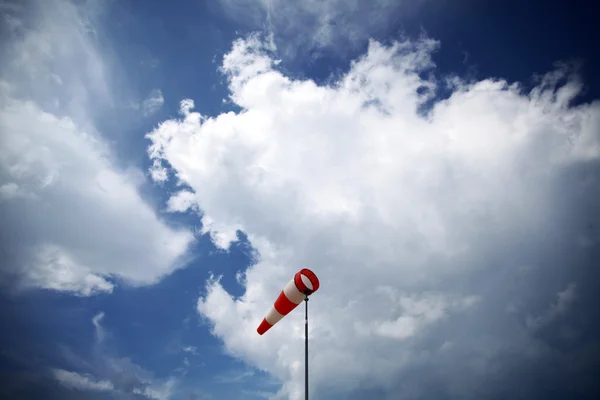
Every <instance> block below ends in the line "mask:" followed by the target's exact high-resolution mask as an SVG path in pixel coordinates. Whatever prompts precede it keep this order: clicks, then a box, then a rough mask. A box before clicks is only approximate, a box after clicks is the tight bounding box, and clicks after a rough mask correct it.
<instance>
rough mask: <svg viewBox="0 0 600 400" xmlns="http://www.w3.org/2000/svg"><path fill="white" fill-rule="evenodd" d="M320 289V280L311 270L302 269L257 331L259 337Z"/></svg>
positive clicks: (285, 288) (281, 294)
mask: <svg viewBox="0 0 600 400" xmlns="http://www.w3.org/2000/svg"><path fill="white" fill-rule="evenodd" d="M318 289H319V279H317V276H316V275H315V274H314V272H312V271H311V270H309V269H306V268H304V269H302V270H300V271H298V272H297V273H296V275H294V278H293V279H292V280H291V281H289V282H288V283H287V285H285V287H284V288H283V290H282V291H281V293H280V294H279V297H277V300H275V304H274V305H273V308H271V309H270V310H269V312H268V313H267V316H266V317H265V318H264V319H263V321H262V322H261V324H260V325H259V326H258V329H257V330H256V331H257V332H258V334H259V335H262V334H264V333H265V332H266V331H268V330H269V329H271V327H272V326H273V325H275V324H276V323H277V322H279V320H281V319H282V318H283V317H285V316H286V315H287V314H288V313H289V312H290V311H292V310H293V309H294V308H296V307H297V306H298V304H300V303H302V301H303V300H304V299H305V298H306V297H307V296H309V295H311V294H313V293H314V292H316V291H317V290H318Z"/></svg>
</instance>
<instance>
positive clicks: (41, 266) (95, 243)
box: [0, 1, 194, 296]
mask: <svg viewBox="0 0 600 400" xmlns="http://www.w3.org/2000/svg"><path fill="white" fill-rule="evenodd" d="M32 6H35V7H36V8H35V10H34V11H35V12H34V11H32V10H30V9H27V10H24V11H22V12H23V13H24V14H25V15H26V16H30V18H31V19H32V21H29V23H28V24H24V25H23V26H27V27H31V29H29V28H28V29H25V28H22V29H21V28H19V29H20V30H19V32H18V34H16V33H15V34H14V35H12V36H10V37H9V38H7V44H8V45H7V49H6V52H7V54H8V55H10V57H7V58H6V59H5V60H4V61H3V63H2V65H1V67H2V68H1V73H2V76H1V77H0V104H1V106H0V131H1V132H2V135H1V137H0V149H1V150H0V188H1V189H0V202H1V204H2V208H3V215H2V220H1V222H0V223H1V224H2V226H3V229H9V230H10V232H11V234H10V235H3V236H2V242H3V243H2V246H3V248H7V249H10V251H7V252H5V253H3V255H2V257H3V259H2V265H3V271H2V272H4V273H7V274H10V275H12V276H18V277H19V278H20V279H22V281H23V283H24V284H25V285H27V286H34V287H40V288H46V289H51V290H58V291H66V292H72V293H76V294H79V295H84V296H88V295H91V294H94V293H99V292H110V291H111V290H112V289H113V285H114V282H113V280H114V279H119V280H123V281H125V282H127V283H130V284H134V285H143V284H152V283H155V282H157V281H158V280H159V279H160V278H161V277H162V276H164V275H165V274H169V273H170V272H172V271H173V270H174V269H176V268H178V267H181V266H182V265H184V263H185V261H186V260H185V259H184V257H185V256H186V250H187V248H188V245H189V244H190V243H191V242H192V241H193V240H194V236H193V234H192V233H191V232H190V231H188V230H184V229H175V228H172V227H169V226H168V225H167V224H166V223H165V222H164V221H161V220H160V219H158V217H157V216H156V214H155V211H154V210H153V209H152V208H151V207H150V205H148V204H147V203H146V201H145V200H144V199H143V198H142V197H141V195H140V193H139V189H140V186H141V185H142V184H144V175H143V172H142V171H139V170H137V169H135V168H127V167H124V166H121V165H122V164H121V165H119V161H117V160H116V159H115V158H114V157H113V152H112V149H111V148H110V146H109V144H108V143H107V141H105V140H104V139H103V138H102V137H101V135H100V133H99V132H97V130H96V129H95V123H94V120H95V119H94V117H95V116H97V115H96V114H94V115H92V114H91V113H98V114H100V113H101V112H100V111H99V110H102V109H105V108H106V107H109V108H110V106H111V105H112V104H113V99H112V97H111V93H112V89H111V88H112V84H111V83H110V82H109V79H108V74H107V70H108V68H107V67H106V66H105V64H104V58H103V56H102V55H101V54H100V50H99V49H98V48H97V47H96V44H97V41H95V40H94V35H95V31H94V29H93V24H92V23H91V22H90V18H89V15H88V14H87V13H86V9H84V8H77V7H75V6H74V5H73V4H70V3H68V2H52V1H50V2H34V3H32ZM82 7H83V6H82ZM28 12H29V13H28ZM28 18H29V17H28ZM38 19H39V20H38ZM111 278H112V279H111Z"/></svg>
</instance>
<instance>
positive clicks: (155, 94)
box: [142, 89, 165, 117]
mask: <svg viewBox="0 0 600 400" xmlns="http://www.w3.org/2000/svg"><path fill="white" fill-rule="evenodd" d="M164 102H165V99H164V98H163V95H162V91H161V90H160V89H153V90H152V92H150V94H149V95H148V98H146V100H144V103H143V104H142V111H143V113H144V116H145V117H148V116H150V115H152V114H155V113H156V112H157V111H158V110H160V109H161V107H162V106H163V104H164Z"/></svg>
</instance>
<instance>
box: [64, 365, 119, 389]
mask: <svg viewBox="0 0 600 400" xmlns="http://www.w3.org/2000/svg"><path fill="white" fill-rule="evenodd" d="M53 373H54V377H55V379H56V380H57V381H59V382H60V384H61V385H63V386H65V387H68V388H72V389H78V390H99V391H112V390H113V389H114V387H113V385H112V383H110V382H109V381H99V380H95V379H94V378H92V377H91V376H87V375H81V374H79V373H77V372H71V371H65V370H63V369H55V370H53Z"/></svg>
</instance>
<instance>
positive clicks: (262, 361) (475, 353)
mask: <svg viewBox="0 0 600 400" xmlns="http://www.w3.org/2000/svg"><path fill="white" fill-rule="evenodd" d="M261 46H262V45H261V43H260V41H259V40H258V39H257V38H256V37H250V38H248V39H247V40H240V41H237V42H235V44H234V46H233V49H232V51H231V52H230V53H229V54H227V56H226V57H225V58H224V60H223V71H224V73H226V74H227V76H228V78H229V82H230V89H231V99H232V101H233V102H235V103H236V104H237V105H239V106H240V107H241V108H242V109H243V111H241V112H239V113H234V112H229V113H226V114H221V115H218V116H216V117H214V118H206V117H204V116H201V115H200V114H199V113H196V112H192V111H191V104H192V102H191V101H185V102H182V104H187V105H186V107H182V115H183V118H182V119H172V120H168V121H165V122H164V123H162V124H161V125H159V126H158V127H157V128H156V129H155V130H154V131H153V132H152V133H151V134H149V138H150V139H151V140H152V146H151V147H150V148H149V154H150V156H151V158H152V159H154V160H155V161H158V162H160V163H161V165H164V166H167V165H168V166H170V167H171V168H172V170H173V174H174V175H176V176H177V178H178V179H180V180H181V181H183V182H184V183H185V184H186V185H188V186H189V187H190V188H191V189H192V190H193V191H194V192H195V194H196V197H195V199H196V201H197V203H198V204H197V205H198V207H199V209H200V210H202V213H203V214H202V218H203V222H204V224H205V229H208V230H209V231H210V233H211V235H213V240H214V241H215V242H216V244H217V245H218V246H220V247H223V248H227V247H228V245H229V244H230V243H231V241H233V240H236V236H235V235H234V233H235V232H236V230H237V229H241V230H243V231H244V232H245V233H247V235H248V238H249V240H250V241H251V243H252V245H253V246H254V247H255V248H256V249H257V251H258V254H260V257H259V260H258V262H257V264H256V265H253V266H252V267H250V268H248V270H247V271H246V273H245V277H244V279H242V280H241V282H242V283H243V284H244V285H245V288H246V291H245V293H244V295H243V296H241V297H240V298H237V299H236V298H233V297H232V296H231V295H230V294H229V293H228V292H227V291H226V290H225V289H224V288H223V286H222V285H221V284H220V282H219V279H218V278H217V279H212V280H211V281H210V282H208V284H207V292H206V294H205V295H203V296H202V297H201V298H200V299H199V301H198V311H199V312H200V313H201V314H202V315H204V316H205V317H206V318H207V320H208V321H210V322H211V324H212V326H213V328H212V329H213V333H214V335H216V336H218V337H219V338H221V339H222V340H223V343H224V347H225V349H226V351H227V352H228V353H230V354H231V355H233V356H235V357H239V358H241V359H243V360H245V361H246V362H248V363H249V364H251V365H253V366H255V367H257V368H260V369H263V370H265V371H268V372H269V373H271V374H273V375H274V376H275V377H277V378H279V379H280V380H281V381H283V382H284V385H283V387H282V389H281V392H280V393H279V395H278V396H279V398H290V399H300V398H302V397H303V390H304V389H303V323H302V318H303V315H302V314H303V313H302V312H298V311H295V312H293V313H291V314H290V315H288V316H287V317H286V318H285V319H284V320H282V321H281V322H279V323H278V325H277V326H276V328H274V329H272V330H270V331H269V332H268V337H266V336H267V335H265V336H264V337H262V336H259V335H258V334H257V333H256V327H257V326H258V324H259V323H260V321H261V320H262V318H263V317H264V314H265V313H266V311H267V310H268V309H269V308H270V307H271V306H272V303H273V301H274V300H275V298H276V296H277V294H278V293H279V292H280V290H281V289H282V287H283V286H284V284H285V283H286V282H287V281H288V280H289V279H290V278H291V277H292V276H293V273H295V272H296V271H297V270H298V269H300V268H303V267H308V268H311V269H313V270H314V271H315V272H316V273H317V275H318V276H319V278H320V280H321V289H320V290H319V292H318V293H316V294H315V295H314V300H313V301H311V302H310V305H311V311H310V313H311V317H310V318H311V323H310V335H311V358H310V360H311V364H312V373H311V374H312V375H311V376H312V378H311V387H312V390H314V391H315V393H321V394H322V395H323V396H326V395H325V393H331V394H332V397H333V398H335V397H340V396H341V395H342V394H343V393H345V392H346V393H347V392H351V391H353V390H356V389H358V388H361V390H366V389H369V388H379V389H382V390H388V391H390V392H393V391H394V390H397V392H396V396H400V395H401V394H403V395H405V396H406V398H417V397H419V393H422V391H423V390H426V388H427V387H429V386H430V385H426V384H425V382H427V380H428V379H429V378H433V377H434V376H435V377H436V378H435V379H438V380H439V379H445V381H444V383H443V384H444V385H445V386H443V387H444V388H445V389H444V390H446V392H445V393H446V394H448V395H450V394H452V395H454V397H455V398H467V397H469V396H475V397H476V396H477V393H478V390H480V389H478V388H477V387H475V386H474V382H479V383H480V384H481V383H482V382H484V379H489V380H490V381H489V382H492V383H493V382H500V381H499V380H497V379H496V380H494V378H493V377H492V375H491V374H493V373H494V372H493V371H500V370H502V371H505V369H503V368H502V367H500V368H499V369H495V368H493V367H489V368H487V367H486V366H487V365H488V364H490V363H494V362H498V361H497V360H498V359H500V358H501V356H502V352H503V351H508V350H506V349H515V352H511V353H510V354H511V356H512V357H534V356H536V357H537V356H540V355H541V354H546V353H544V351H546V350H544V349H547V347H544V346H543V345H541V344H539V341H538V340H539V339H538V338H536V337H534V336H532V335H531V334H530V333H528V332H527V330H526V329H525V323H524V321H519V320H516V319H515V317H513V316H512V314H508V313H506V312H504V311H503V310H505V308H506V305H507V304H508V303H509V301H511V300H516V301H520V300H523V301H526V299H527V297H526V296H530V297H531V298H533V297H535V296H538V297H537V299H539V298H543V297H544V296H546V295H547V293H548V291H549V290H550V289H548V288H547V287H546V286H544V285H545V283H544V282H549V280H548V279H545V280H540V279H537V277H538V276H541V275H546V273H545V272H544V271H545V270H546V269H547V268H550V265H552V268H556V269H561V268H562V270H563V271H566V272H565V274H567V273H568V272H569V269H568V268H571V267H572V264H571V263H569V262H567V261H566V260H565V259H564V258H562V257H564V256H565V254H574V253H571V252H573V251H579V250H578V249H579V248H580V246H579V245H578V242H577V240H576V239H575V238H577V236H578V235H579V234H586V233H585V232H584V227H585V224H587V223H589V220H590V219H592V220H594V221H596V220H597V219H598V216H597V215H596V214H594V215H591V216H590V215H586V216H585V218H583V217H581V218H580V216H582V215H583V214H581V213H585V212H586V210H587V211H589V210H590V208H589V207H591V206H592V205H591V203H590V202H589V200H588V199H589V198H590V196H592V193H595V191H596V192H597V190H598V185H599V182H598V178H597V176H596V175H594V173H593V172H590V171H591V169H585V168H588V167H585V165H597V164H590V163H597V162H598V159H599V155H600V132H599V128H598V127H599V126H600V123H599V122H600V103H597V102H596V103H592V104H583V105H580V106H577V107H570V106H569V102H570V100H571V99H572V98H573V96H575V95H576V94H577V93H578V91H579V90H580V89H581V85H580V83H579V82H578V81H577V80H576V79H575V76H574V75H572V71H571V70H569V69H568V67H567V66H562V67H560V68H559V69H558V70H557V71H556V72H555V73H553V74H550V75H548V76H547V77H546V78H545V81H544V82H542V83H541V84H540V86H538V87H536V88H534V89H533V90H532V91H531V92H529V93H525V92H523V91H522V90H521V89H520V87H519V86H518V85H516V84H508V83H507V82H504V81H502V80H492V79H486V80H482V81H479V82H472V83H467V82H463V81H461V80H459V79H455V80H453V83H452V84H453V85H454V86H453V93H452V95H451V96H450V97H449V98H447V99H445V100H441V101H436V102H435V104H434V105H433V106H432V108H431V109H430V110H429V112H427V113H426V115H425V116H424V114H423V113H422V110H423V105H424V104H425V103H426V102H427V101H428V100H430V99H432V96H434V94H435V92H436V89H437V87H438V85H439V84H440V83H439V81H435V80H434V78H430V79H428V80H426V79H424V78H422V76H426V75H428V74H427V73H426V72H427V70H429V69H431V68H432V67H433V64H432V62H431V59H430V55H431V53H432V52H433V51H434V50H435V49H436V48H437V46H438V44H437V43H436V42H435V41H432V40H428V39H421V40H418V41H406V42H402V43H395V44H393V46H391V47H385V46H382V45H380V44H378V43H377V42H374V41H372V42H371V43H370V46H369V50H368V53H367V54H366V55H365V56H364V57H362V58H361V59H359V60H357V61H356V62H355V63H354V64H353V65H352V67H351V70H350V71H349V73H348V74H347V75H346V76H344V77H342V78H341V79H340V81H339V82H337V83H335V84H334V85H331V86H317V85H316V84H315V83H314V82H312V81H310V80H306V81H300V80H292V79H290V78H288V77H286V76H284V75H283V74H282V73H280V72H279V71H277V70H276V69H274V65H275V63H274V62H273V61H272V59H271V58H269V56H268V55H267V54H266V53H265V52H264V51H263V49H262V47H261ZM424 72H425V73H424ZM556 77H562V78H566V83H564V84H562V85H557V82H560V81H559V80H556V79H555V78H556ZM441 82H443V81H441ZM586 163H587V164H586ZM589 168H591V167H589ZM570 171H579V172H578V175H573V176H577V178H568V177H569V176H571V175H569V174H570V173H571V172H570ZM573 174H575V173H573ZM592 197H593V196H592ZM176 200H177V199H176ZM174 201H175V200H174ZM574 203H576V204H577V205H575V204H574ZM574 210H577V213H579V214H574ZM594 218H596V219H594ZM583 221H585V223H584V222H583ZM596 222H598V221H596ZM522 265H530V266H531V268H530V269H529V271H528V272H524V271H523V270H522V269H521V266H522ZM526 274H530V275H526ZM531 274H538V275H535V276H533V275H531ZM524 277H527V279H529V280H533V281H535V282H538V285H537V286H536V290H535V291H531V290H525V289H524V288H523V290H520V291H519V292H517V293H513V292H511V290H512V288H515V287H521V286H518V284H519V282H523V285H525V284H526V282H528V281H527V280H525V278H524ZM555 277H558V275H553V279H555ZM542 283H544V284H542ZM499 324H502V325H499ZM444 343H452V345H451V346H450V345H444ZM515 354H516V355H515ZM442 356H443V357H444V359H443V360H442ZM450 357H453V358H451V361H445V360H447V359H448V358H450ZM442 361H444V362H442ZM449 365H452V367H448V368H447V370H445V371H443V372H439V374H438V375H427V374H426V373H425V371H426V370H427V368H428V370H429V371H434V372H432V373H437V372H435V371H438V370H439V368H441V367H442V366H449ZM417 367H419V368H420V369H419V371H423V373H420V374H419V375H418V376H415V375H414V374H412V375H410V377H408V375H403V374H409V373H410V371H412V370H415V368H417ZM465 376H469V380H467V381H466V380H465V378H464V377H465ZM418 377H422V380H416V378H418ZM394 382H404V383H406V382H410V384H404V385H403V386H402V387H398V386H394V385H395V383H394ZM419 382H421V383H422V385H421V384H419ZM486 382H488V381H486ZM479 387H481V386H479ZM394 388H395V389H394Z"/></svg>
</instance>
